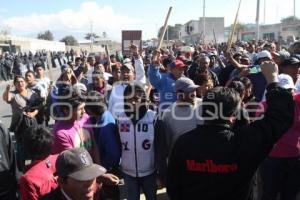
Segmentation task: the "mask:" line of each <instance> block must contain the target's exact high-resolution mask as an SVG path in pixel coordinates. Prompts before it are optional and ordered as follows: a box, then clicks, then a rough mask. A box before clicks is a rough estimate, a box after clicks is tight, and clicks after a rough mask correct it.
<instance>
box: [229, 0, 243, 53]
mask: <svg viewBox="0 0 300 200" xmlns="http://www.w3.org/2000/svg"><path fill="white" fill-rule="evenodd" d="M241 2H242V0H240V3H239V7H238V9H237V11H236V15H235V19H234V23H233V27H232V30H231V33H230V36H229V38H228V42H227V50H226V51H228V50H229V49H230V48H231V44H232V40H233V35H234V32H235V28H236V24H237V19H238V15H239V11H240V6H241Z"/></svg>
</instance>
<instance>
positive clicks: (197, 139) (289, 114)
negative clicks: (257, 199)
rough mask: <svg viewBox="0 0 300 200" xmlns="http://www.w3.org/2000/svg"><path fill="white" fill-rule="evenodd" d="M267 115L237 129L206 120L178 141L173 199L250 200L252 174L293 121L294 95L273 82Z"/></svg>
mask: <svg viewBox="0 0 300 200" xmlns="http://www.w3.org/2000/svg"><path fill="white" fill-rule="evenodd" d="M267 89H268V94H267V104H268V109H267V111H266V113H265V116H264V118H263V119H262V120H258V121H255V122H253V123H251V124H250V125H247V126H244V127H241V128H239V129H237V130H235V131H232V130H231V129H230V127H229V126H227V125H226V124H220V125H213V124H211V125H203V126H199V127H197V128H196V129H195V130H193V131H191V132H189V133H186V134H184V135H183V136H181V137H180V138H179V139H178V140H177V142H176V143H175V145H174V148H173V151H172V154H171V157H170V160H169V164H168V172H167V192H168V194H169V196H170V198H171V200H182V199H184V200H190V199H201V200H220V199H228V200H249V199H251V198H252V197H251V189H252V177H253V175H254V173H255V171H256V170H257V168H258V166H259V164H260V163H261V162H262V161H263V160H264V159H265V157H266V156H267V155H268V154H269V152H270V151H271V149H272V147H273V145H274V144H275V143H276V142H277V140H279V139H280V137H281V136H282V135H283V134H284V133H285V132H286V131H287V130H288V129H289V127H290V126H291V125H292V123H293V116H294V102H293V97H292V95H291V94H290V93H289V92H288V91H286V90H284V89H281V88H279V87H277V85H276V84H271V85H270V86H268V88H267Z"/></svg>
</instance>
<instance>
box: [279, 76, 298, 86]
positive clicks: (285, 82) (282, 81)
mask: <svg viewBox="0 0 300 200" xmlns="http://www.w3.org/2000/svg"><path fill="white" fill-rule="evenodd" d="M278 83H279V86H280V87H282V88H284V89H295V84H294V81H293V79H292V77H291V76H289V75H287V74H279V75H278Z"/></svg>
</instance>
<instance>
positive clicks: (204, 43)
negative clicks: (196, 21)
mask: <svg viewBox="0 0 300 200" xmlns="http://www.w3.org/2000/svg"><path fill="white" fill-rule="evenodd" d="M203 44H205V0H203Z"/></svg>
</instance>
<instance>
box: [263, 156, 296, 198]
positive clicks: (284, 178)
mask: <svg viewBox="0 0 300 200" xmlns="http://www.w3.org/2000/svg"><path fill="white" fill-rule="evenodd" d="M260 169H261V177H262V182H263V196H262V200H274V199H277V195H278V194H280V199H281V200H296V196H297V193H298V192H299V188H300V159H299V158H270V157H268V158H267V159H266V160H265V161H264V162H263V164H262V165H261V168H260Z"/></svg>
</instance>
